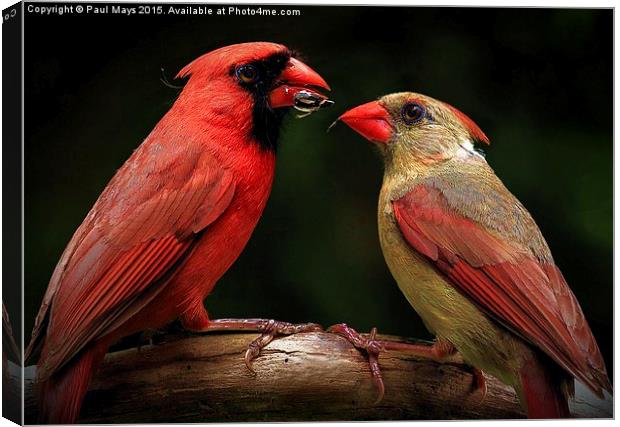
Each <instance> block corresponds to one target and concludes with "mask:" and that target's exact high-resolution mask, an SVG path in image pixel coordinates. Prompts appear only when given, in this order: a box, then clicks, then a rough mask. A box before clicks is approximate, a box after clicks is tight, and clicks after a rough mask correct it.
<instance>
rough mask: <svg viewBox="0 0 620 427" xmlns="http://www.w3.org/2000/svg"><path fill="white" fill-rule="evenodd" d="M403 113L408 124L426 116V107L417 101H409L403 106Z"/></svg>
mask: <svg viewBox="0 0 620 427" xmlns="http://www.w3.org/2000/svg"><path fill="white" fill-rule="evenodd" d="M401 115H402V116H403V120H404V121H405V123H407V124H408V125H412V124H414V123H417V122H419V121H420V120H421V119H422V117H424V107H422V106H421V105H420V104H416V103H415V102H409V103H407V104H405V105H404V106H403V109H402V112H401Z"/></svg>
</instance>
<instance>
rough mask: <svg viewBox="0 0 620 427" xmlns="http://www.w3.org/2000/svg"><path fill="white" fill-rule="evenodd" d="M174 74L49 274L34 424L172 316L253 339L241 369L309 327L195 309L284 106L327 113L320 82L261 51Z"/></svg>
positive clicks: (252, 214) (245, 50)
mask: <svg viewBox="0 0 620 427" xmlns="http://www.w3.org/2000/svg"><path fill="white" fill-rule="evenodd" d="M187 76H189V80H188V81H187V83H186V85H185V87H184V89H183V91H182V92H181V94H180V95H179V97H178V99H177V101H176V102H175V103H174V105H173V106H172V108H171V109H170V111H168V112H167V113H166V115H165V116H164V117H163V118H162V119H161V121H160V122H159V123H158V124H157V125H156V126H155V128H154V129H153V131H152V132H151V133H150V135H149V136H148V137H147V138H146V140H145V141H144V142H143V143H142V144H141V145H140V146H139V147H138V149H137V150H135V152H134V153H133V154H132V156H131V157H130V158H129V159H128V160H127V161H126V162H125V164H124V165H123V166H122V167H121V168H120V169H119V170H118V172H117V173H116V175H115V176H114V178H112V180H111V181H110V183H109V184H108V185H107V187H106V188H105V189H104V190H103V193H102V194H101V195H100V196H99V199H98V200H97V202H96V203H95V205H94V206H93V208H92V209H91V210H90V212H89V213H88V215H87V216H86V219H85V220H84V222H83V223H82V224H81V225H80V227H79V228H78V229H77V231H76V232H75V234H74V235H73V237H72V239H71V241H70V242H69V244H68V245H67V248H66V249H65V251H64V253H63V254H62V257H61V259H60V261H59V262H58V265H57V266H56V269H55V270H54V273H53V275H52V278H51V280H50V283H49V286H48V289H47V292H46V294H45V296H44V298H43V302H42V305H41V308H40V310H39V313H38V315H37V318H36V322H35V326H34V330H33V333H32V340H31V343H30V345H29V347H28V349H27V352H26V355H27V357H28V356H30V355H32V354H33V353H35V352H36V351H38V350H39V349H40V351H41V353H40V358H39V363H38V370H37V376H38V381H39V382H40V384H41V386H40V390H41V395H40V421H41V422H44V423H63V424H65V423H73V422H75V420H76V418H77V416H78V414H79V410H80V405H81V402H82V399H83V397H84V395H85V393H86V391H87V389H88V385H89V381H90V379H91V377H92V376H93V373H94V372H95V370H96V369H97V367H98V366H99V364H100V363H101V361H102V359H103V356H104V355H105V353H106V351H107V349H108V347H109V346H110V345H111V344H112V343H114V342H115V341H117V340H118V339H120V338H122V337H124V336H127V335H129V334H132V333H136V332H139V331H143V330H145V329H151V328H158V327H161V326H163V325H165V324H167V323H169V322H170V321H172V320H174V319H175V318H180V320H181V322H182V324H183V326H184V327H185V328H186V329H189V330H192V331H207V330H217V329H253V330H259V331H261V332H264V334H263V336H261V337H260V338H259V339H257V340H256V341H255V342H254V343H252V344H251V346H250V348H249V349H248V352H247V354H246V360H247V361H249V360H250V359H251V358H252V357H253V356H255V355H256V354H257V353H258V351H259V350H260V347H261V346H263V345H266V343H267V342H269V341H270V340H271V339H273V336H274V335H275V334H278V333H294V332H298V331H301V330H307V329H310V330H312V329H316V328H317V326H316V325H312V324H306V325H290V324H285V323H282V322H275V321H267V320H261V319H253V320H252V319H249V320H234V319H222V320H209V316H208V314H207V311H206V310H205V308H204V305H203V300H204V299H205V297H206V296H207V295H208V294H209V293H210V292H211V290H212V289H213V287H214V286H215V283H216V282H217V281H218V279H219V278H220V277H221V276H222V275H223V274H224V273H225V272H226V270H228V268H230V266H231V265H232V264H233V263H234V262H235V260H236V259H237V257H238V256H239V254H240V253H241V251H242V250H243V248H244V246H245V245H246V243H247V241H248V239H249V238H250V235H251V234H252V231H253V230H254V227H255V226H256V223H257V221H258V220H259V218H260V216H261V214H262V212H263V209H264V208H265V204H266V203H267V199H268V197H269V193H270V191H271V185H272V181H273V176H274V165H275V158H276V156H275V149H276V144H277V139H278V133H279V128H280V124H281V120H282V118H283V116H284V114H285V112H286V110H287V108H286V107H291V106H294V105H296V102H297V101H298V98H297V96H298V95H302V96H301V98H303V102H302V103H303V105H302V106H301V107H300V109H301V110H303V111H309V110H310V111H311V110H312V105H310V106H309V105H308V104H309V101H308V100H309V99H310V101H312V100H315V101H320V102H318V104H320V106H323V105H327V103H325V102H324V101H325V97H323V96H322V95H320V94H319V93H317V92H315V91H313V90H312V87H319V88H323V89H326V90H329V87H328V85H327V83H326V82H325V81H324V80H323V79H322V78H321V76H319V75H318V74H317V73H316V72H315V71H313V70H312V69H311V68H310V67H308V66H307V65H305V64H304V63H303V62H301V61H299V60H298V59H296V58H295V55H294V54H293V53H292V52H291V51H290V50H289V49H287V48H286V47H285V46H282V45H278V44H273V43H245V44H238V45H233V46H228V47H224V48H221V49H218V50H215V51H212V52H210V53H207V54H205V55H203V56H201V57H199V58H198V59H196V60H194V61H193V62H192V63H190V64H189V65H187V66H186V67H185V68H183V69H182V70H181V71H180V72H179V74H178V76H177V77H179V78H183V77H187ZM310 104H312V103H311V102H310ZM320 106H317V107H316V109H318V108H320Z"/></svg>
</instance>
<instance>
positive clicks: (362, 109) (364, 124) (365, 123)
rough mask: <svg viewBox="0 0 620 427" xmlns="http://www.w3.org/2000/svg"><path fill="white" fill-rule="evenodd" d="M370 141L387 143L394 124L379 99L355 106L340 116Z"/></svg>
mask: <svg viewBox="0 0 620 427" xmlns="http://www.w3.org/2000/svg"><path fill="white" fill-rule="evenodd" d="M338 120H342V121H343V122H345V123H346V124H347V125H348V126H349V127H350V128H351V129H353V130H354V131H356V132H357V133H359V134H360V135H362V136H363V137H364V138H366V139H367V140H369V141H372V142H381V143H383V144H385V143H387V142H388V141H389V140H390V138H391V137H392V132H393V131H394V126H392V122H391V120H390V115H389V113H388V112H387V110H386V109H385V108H383V106H382V105H381V104H379V102H378V101H373V102H368V103H366V104H362V105H360V106H359V107H355V108H353V109H351V110H349V111H347V112H346V113H344V114H343V115H342V116H340V117H339V118H338Z"/></svg>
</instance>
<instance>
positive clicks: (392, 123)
mask: <svg viewBox="0 0 620 427" xmlns="http://www.w3.org/2000/svg"><path fill="white" fill-rule="evenodd" d="M339 120H342V121H343V122H345V123H346V124H347V125H349V126H350V127H351V128H352V129H353V130H355V131H356V132H358V133H359V134H361V135H362V136H364V137H365V138H366V139H368V140H369V141H372V142H374V143H376V144H377V145H378V146H379V147H382V148H383V150H382V151H383V152H384V153H390V156H389V157H390V158H391V159H394V158H395V157H399V156H400V154H403V155H405V156H407V157H410V156H409V155H410V154H414V155H415V157H416V158H417V159H418V160H421V161H423V162H425V163H429V162H433V161H436V160H442V159H446V158H449V157H452V156H455V155H461V154H467V153H472V152H475V151H474V143H476V142H481V143H484V144H489V140H488V138H487V137H486V135H485V134H484V132H482V130H481V129H480V128H479V127H478V126H477V125H476V124H475V123H474V121H473V120H471V119H470V118H469V117H467V116H466V115H465V114H463V113H462V112H460V111H459V110H457V109H456V108H454V107H452V106H451V105H449V104H446V103H444V102H441V101H438V100H436V99H433V98H431V97H429V96H425V95H420V94H418V93H413V92H402V93H395V94H391V95H386V96H384V97H382V98H380V99H379V100H378V101H372V102H368V103H366V104H363V105H360V106H358V107H355V108H353V109H351V110H349V111H347V112H346V113H344V114H343V115H342V116H340V117H339Z"/></svg>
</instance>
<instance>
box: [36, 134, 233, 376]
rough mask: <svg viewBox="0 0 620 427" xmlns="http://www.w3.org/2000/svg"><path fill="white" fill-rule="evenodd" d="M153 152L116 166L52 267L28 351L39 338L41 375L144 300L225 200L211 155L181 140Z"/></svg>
mask: <svg viewBox="0 0 620 427" xmlns="http://www.w3.org/2000/svg"><path fill="white" fill-rule="evenodd" d="M153 150H158V148H157V146H156V144H150V145H147V146H145V147H140V149H138V150H137V151H136V152H135V153H134V155H133V156H132V157H131V158H130V159H129V160H128V161H127V162H126V163H125V165H123V167H122V168H121V169H120V170H119V171H118V173H117V174H116V175H115V177H114V178H113V179H112V181H111V182H110V183H109V184H108V186H107V187H106V189H105V190H104V192H103V193H102V194H101V196H100V197H99V199H98V200H97V202H96V203H95V205H94V206H93V208H92V209H91V211H90V213H89V214H88V216H87V217H86V219H85V220H84V222H83V223H82V225H81V226H80V227H79V228H78V230H77V231H76V233H75V234H74V235H73V238H72V239H71V241H70V242H69V244H68V245H67V248H66V249H65V251H64V253H63V255H62V257H61V259H60V261H59V263H58V265H57V266H56V270H55V271H54V274H53V276H52V278H51V280H50V284H49V286H48V290H47V292H46V294H45V297H44V299H43V303H42V306H41V309H40V311H39V314H38V316H37V319H36V323H35V327H34V330H33V337H32V340H31V343H30V346H29V349H28V351H27V354H28V355H30V354H31V353H32V352H33V351H34V350H35V349H36V348H38V347H39V344H41V343H42V341H43V339H44V340H45V345H44V354H42V359H44V360H43V362H44V363H43V366H39V374H40V375H41V376H42V377H46V376H47V375H49V374H51V373H53V372H54V371H56V370H57V369H59V368H60V367H62V366H63V365H64V364H65V363H67V362H68V361H69V360H70V359H71V358H72V357H73V356H74V355H75V354H76V353H77V352H78V351H79V350H80V349H81V348H83V347H84V346H85V345H86V344H88V343H89V342H90V341H91V340H93V339H96V338H97V337H100V336H102V335H104V334H105V333H108V332H109V331H110V330H113V329H114V328H115V327H118V326H119V325H120V324H122V323H123V322H124V321H125V320H127V319H128V318H130V317H131V316H132V315H133V314H135V313H136V312H137V311H139V310H140V309H141V308H142V307H144V306H145V305H146V304H147V303H148V302H149V301H151V300H152V298H153V297H154V296H155V295H157V294H158V293H159V292H160V291H161V289H162V288H163V285H165V283H166V279H167V278H168V277H170V275H171V274H172V273H173V272H174V270H175V267H176V266H177V265H179V264H180V263H181V262H182V261H183V259H184V257H185V256H186V255H187V254H188V253H189V252H190V251H191V248H192V245H193V243H194V242H195V240H196V237H197V236H198V235H199V233H200V232H201V231H202V230H204V228H205V227H207V226H208V225H209V224H210V223H212V222H213V221H215V220H216V219H217V218H218V217H219V216H220V215H221V214H222V213H223V212H224V210H225V209H226V208H227V207H228V205H229V203H230V201H231V200H232V197H233V193H234V182H233V179H232V175H231V173H230V172H228V171H227V170H225V169H223V168H222V167H221V163H219V162H217V161H216V159H215V158H213V157H212V156H210V155H208V154H206V153H201V152H199V151H198V150H196V151H192V150H189V149H188V148H187V145H183V144H178V145H175V147H172V148H170V152H169V153H167V154H168V155H167V156H161V155H160V156H154V154H155V153H154V152H153ZM46 333H47V335H46Z"/></svg>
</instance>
